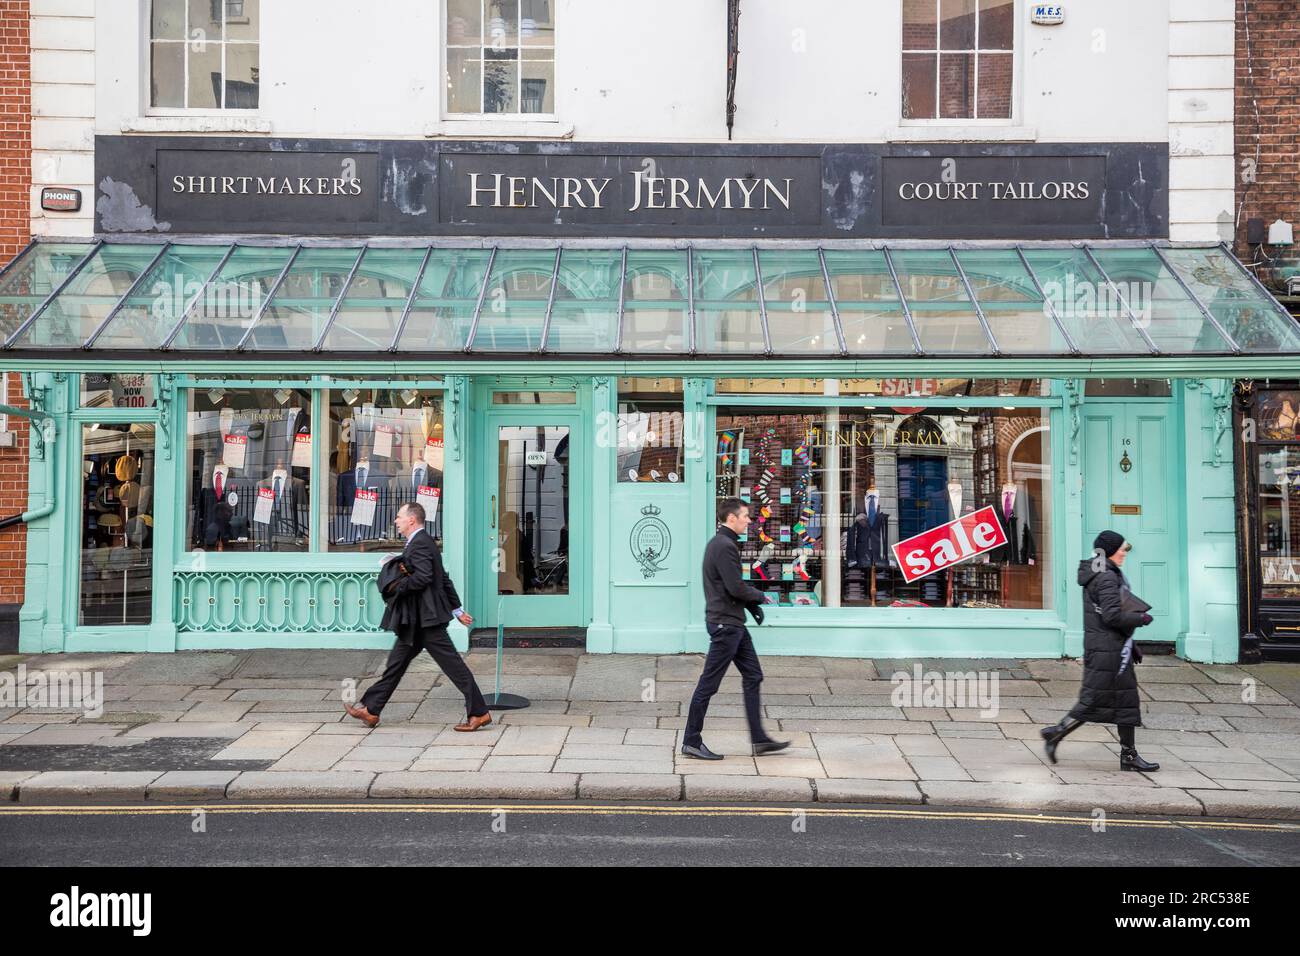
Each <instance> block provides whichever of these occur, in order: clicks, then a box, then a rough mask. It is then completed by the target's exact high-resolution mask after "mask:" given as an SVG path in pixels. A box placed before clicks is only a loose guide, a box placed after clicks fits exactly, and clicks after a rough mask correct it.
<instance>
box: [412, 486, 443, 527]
mask: <svg viewBox="0 0 1300 956" xmlns="http://www.w3.org/2000/svg"><path fill="white" fill-rule="evenodd" d="M441 500H442V489H440V488H430V487H429V486H428V485H421V486H420V488H419V490H418V491H417V492H416V493H415V503H416V504H417V505H419V506H420V507H421V508H423V509H424V520H425V521H426V522H428V523H429V524H432V523H433V519H434V518H436V517H437V516H438V502H439V501H441Z"/></svg>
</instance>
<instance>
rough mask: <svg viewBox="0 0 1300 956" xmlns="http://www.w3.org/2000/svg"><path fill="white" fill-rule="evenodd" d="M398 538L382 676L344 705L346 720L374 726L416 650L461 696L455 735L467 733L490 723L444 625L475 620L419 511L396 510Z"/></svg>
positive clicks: (417, 507) (405, 507)
mask: <svg viewBox="0 0 1300 956" xmlns="http://www.w3.org/2000/svg"><path fill="white" fill-rule="evenodd" d="M393 523H394V524H395V525H397V530H398V533H399V534H401V535H402V536H403V537H404V538H406V548H405V550H404V551H403V552H402V556H401V558H400V559H397V558H394V559H393V560H400V561H401V562H402V565H403V566H404V568H405V573H404V574H402V575H400V576H399V577H398V579H397V581H396V582H395V583H394V584H393V585H392V589H393V590H392V592H391V593H392V596H393V597H392V600H391V601H390V602H389V604H388V609H387V610H386V611H384V619H383V626H384V628H385V629H387V630H391V631H393V632H395V633H396V634H397V641H396V643H394V644H393V649H392V651H391V652H389V655H388V664H387V666H386V667H385V668H384V674H383V676H382V677H380V678H379V680H377V681H375V683H374V685H373V686H371V688H370V689H369V690H367V691H366V692H365V694H363V695H362V697H361V704H360V706H353V705H351V704H346V705H345V707H346V708H347V712H348V715H349V716H351V717H355V718H356V719H357V720H360V721H362V722H363V723H365V724H366V726H368V727H374V726H375V725H376V724H378V723H379V715H380V712H381V711H383V709H384V704H386V703H387V702H388V698H389V697H390V696H391V695H392V693H393V691H394V690H396V689H397V685H398V683H399V682H400V681H401V679H402V675H403V674H405V673H406V668H407V667H409V666H410V664H411V661H413V660H415V658H416V656H417V655H418V654H419V653H420V651H421V650H427V651H428V652H429V655H430V656H431V657H432V658H433V659H434V661H436V662H437V664H438V666H439V667H440V668H442V672H443V673H444V674H446V675H447V676H448V677H450V678H451V680H452V683H454V684H455V685H456V687H457V689H459V690H460V692H461V693H462V694H464V695H465V720H464V721H463V722H462V723H459V724H457V725H456V726H455V728H454V729H455V730H459V731H461V732H469V731H474V730H478V729H479V728H480V727H486V726H487V725H488V724H490V723H492V715H491V714H490V713H488V708H487V703H486V702H485V701H484V700H483V695H482V693H480V692H479V689H478V683H477V682H476V681H475V680H474V675H473V674H472V673H470V669H469V668H468V667H466V666H465V662H464V661H463V660H462V659H461V656H460V655H459V654H458V653H456V648H455V647H454V646H453V645H452V643H451V638H450V637H448V636H447V624H448V622H449V621H450V620H451V619H452V617H455V618H456V619H457V620H458V621H460V623H462V624H464V625H465V626H466V627H469V626H470V625H471V624H473V623H474V619H473V618H472V617H470V616H469V615H468V614H466V613H465V609H464V608H463V607H462V606H461V603H460V598H459V597H458V596H457V594H456V588H455V586H454V585H453V584H452V583H451V578H450V577H449V576H448V575H447V572H446V570H445V569H444V568H443V566H442V555H440V554H439V553H438V546H437V545H436V544H435V543H434V541H433V538H431V537H430V536H429V532H428V531H427V530H426V529H425V527H424V508H423V506H421V505H419V504H417V503H415V502H409V501H408V502H407V503H406V504H404V505H402V506H401V507H400V508H398V509H397V518H396V520H395V521H394V522H393Z"/></svg>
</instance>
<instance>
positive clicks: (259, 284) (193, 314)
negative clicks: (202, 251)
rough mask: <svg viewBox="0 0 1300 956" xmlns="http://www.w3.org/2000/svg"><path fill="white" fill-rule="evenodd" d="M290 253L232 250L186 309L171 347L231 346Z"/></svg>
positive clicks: (240, 336) (226, 347)
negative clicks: (202, 290) (183, 320)
mask: <svg viewBox="0 0 1300 956" xmlns="http://www.w3.org/2000/svg"><path fill="white" fill-rule="evenodd" d="M291 255H293V250H292V249H287V248H253V247H249V246H245V247H241V248H239V249H236V250H235V251H234V252H233V253H231V255H230V258H229V259H228V260H226V264H225V265H224V266H222V268H221V272H220V274H219V275H217V276H216V277H215V278H214V279H213V280H212V282H211V284H209V285H208V287H207V288H206V289H205V290H204V292H203V296H202V298H201V299H199V300H198V301H196V302H195V303H194V306H193V307H192V308H191V309H190V312H189V315H188V317H187V318H186V319H185V324H184V325H183V326H181V330H180V332H179V334H178V335H177V336H176V340H175V342H173V343H172V344H173V347H174V348H178V349H233V348H235V346H237V345H238V344H239V340H240V339H241V338H243V336H244V333H245V332H246V331H247V330H248V327H249V324H250V323H251V322H252V319H253V317H254V316H255V315H257V311H258V309H259V308H261V305H262V301H263V299H265V298H266V294H267V293H268V292H269V291H270V289H271V286H272V285H274V284H275V280H276V278H277V277H278V276H279V274H280V270H281V269H283V268H284V264H285V263H286V262H288V261H289V256H291Z"/></svg>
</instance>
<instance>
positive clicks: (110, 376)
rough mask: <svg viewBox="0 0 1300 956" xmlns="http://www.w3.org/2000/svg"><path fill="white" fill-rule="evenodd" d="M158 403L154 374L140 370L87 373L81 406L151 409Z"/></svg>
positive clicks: (82, 380) (83, 376) (84, 375)
mask: <svg viewBox="0 0 1300 956" xmlns="http://www.w3.org/2000/svg"><path fill="white" fill-rule="evenodd" d="M157 404H158V396H157V394H156V393H155V392H154V377H153V376H152V375H148V374H145V373H143V372H107V373H101V372H86V373H84V374H83V375H82V376H81V407H82V408H152V407H153V406H154V405H157Z"/></svg>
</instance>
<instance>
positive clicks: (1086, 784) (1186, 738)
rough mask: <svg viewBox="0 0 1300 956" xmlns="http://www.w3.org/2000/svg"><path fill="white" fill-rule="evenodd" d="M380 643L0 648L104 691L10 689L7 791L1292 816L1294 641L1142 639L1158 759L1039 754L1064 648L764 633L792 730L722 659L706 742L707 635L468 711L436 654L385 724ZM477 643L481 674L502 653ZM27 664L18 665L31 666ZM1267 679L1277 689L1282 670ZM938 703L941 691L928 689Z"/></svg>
mask: <svg viewBox="0 0 1300 956" xmlns="http://www.w3.org/2000/svg"><path fill="white" fill-rule="evenodd" d="M385 656H386V655H385V652H382V651H318V650H306V651H281V650H275V651H272V650H258V651H236V652H227V651H213V652H184V653H178V654H158V655H145V654H78V655H56V656H51V655H46V656H28V657H5V658H0V671H4V670H7V671H9V672H10V673H13V672H14V671H15V669H16V667H17V666H18V665H19V664H23V665H25V667H26V668H27V671H28V672H29V673H30V672H33V671H36V670H41V671H64V672H70V671H90V672H94V671H100V672H102V674H103V682H104V704H103V711H104V712H103V714H102V715H101V716H99V717H97V718H90V717H87V716H86V715H85V714H84V713H83V712H82V711H81V710H79V709H67V710H61V711H60V710H56V709H52V708H49V707H27V708H21V709H14V708H10V709H0V799H4V798H7V799H10V800H18V801H21V802H23V803H67V802H76V801H89V800H96V801H102V800H127V801H138V800H158V801H173V802H175V801H194V802H210V801H216V800H291V799H343V800H350V799H354V798H406V799H410V798H448V797H451V798H479V799H491V800H541V799H546V800H564V799H593V800H595V799H601V800H608V799H628V800H693V801H728V802H730V801H760V802H779V803H787V802H809V801H823V802H850V803H887V804H922V803H924V804H933V805H948V806H971V807H1014V808H1027V809H1035V810H1082V811H1092V810H1095V809H1096V808H1101V809H1103V810H1105V811H1106V812H1107V813H1108V814H1112V815H1113V814H1129V813H1158V814H1186V815H1210V816H1242V817H1260V818H1271V819H1300V707H1298V706H1297V698H1300V664H1263V665H1257V666H1237V665H1233V666H1226V665H1200V664H1190V663H1187V662H1185V661H1181V660H1178V659H1177V658H1174V657H1156V656H1154V655H1148V657H1147V659H1146V661H1145V662H1144V663H1143V664H1142V665H1141V668H1140V670H1139V676H1140V682H1141V685H1142V696H1143V699H1144V705H1143V720H1144V723H1145V725H1146V726H1145V727H1144V728H1143V729H1141V730H1139V731H1138V745H1139V749H1140V751H1141V753H1142V754H1143V756H1145V757H1147V758H1148V759H1151V760H1156V761H1158V762H1159V763H1160V764H1161V767H1162V769H1161V770H1160V771H1159V772H1158V773H1153V774H1149V775H1148V774H1141V773H1122V772H1120V770H1119V760H1118V752H1119V745H1118V742H1117V739H1116V736H1115V733H1114V728H1112V727H1108V726H1100V725H1089V726H1085V727H1084V728H1082V729H1080V730H1078V731H1076V732H1075V733H1074V734H1073V735H1072V736H1071V737H1070V738H1069V739H1068V740H1066V741H1065V743H1063V744H1062V746H1061V750H1060V754H1059V756H1060V758H1061V762H1060V763H1059V764H1056V765H1055V766H1052V765H1049V764H1048V763H1047V762H1046V758H1045V756H1044V754H1043V750H1042V745H1041V740H1040V738H1039V736H1038V730H1039V727H1041V726H1044V725H1046V724H1048V723H1053V722H1055V721H1056V720H1058V719H1059V718H1060V717H1061V716H1062V715H1063V714H1064V713H1065V711H1066V710H1067V709H1068V708H1069V706H1070V705H1071V704H1072V703H1073V701H1074V697H1075V692H1076V690H1077V688H1078V684H1079V677H1080V673H1081V667H1080V664H1079V663H1078V662H1076V661H1059V660H1053V661H1032V660H1031V661H1015V660H982V661H972V660H923V661H914V660H899V661H884V660H877V661H868V660H857V659H846V658H809V657H801V658H789V657H768V658H765V659H764V661H763V667H764V671H765V673H766V675H767V676H766V680H765V681H764V684H763V702H764V708H765V711H766V719H767V723H768V728H769V731H770V732H772V733H773V734H774V735H775V736H778V737H781V738H785V739H789V740H791V741H792V746H791V748H790V749H789V750H787V751H785V752H782V753H779V754H774V755H771V756H767V757H761V758H754V757H752V756H750V755H749V753H750V750H749V745H748V735H747V733H746V731H745V722H744V718H743V709H742V706H741V698H740V679H739V677H738V675H736V674H735V673H734V672H733V673H732V674H730V675H729V676H728V677H727V678H726V680H725V681H724V682H723V685H722V691H721V692H720V693H719V695H718V696H717V697H716V698H714V703H713V706H712V708H711V709H710V712H709V720H708V723H707V724H706V726H705V742H706V743H708V745H709V746H710V747H711V748H712V749H714V750H715V751H718V752H719V753H723V754H726V755H727V757H726V759H725V760H723V761H720V762H705V761H697V760H691V759H688V758H683V757H682V756H680V754H678V752H677V751H678V747H679V744H680V737H681V730H682V726H683V724H684V723H685V712H686V707H687V703H688V701H689V699H690V695H691V692H692V690H693V689H694V682H695V680H696V678H697V677H698V676H699V673H700V669H701V664H702V657H701V656H700V655H678V656H668V657H653V656H642V655H636V656H632V655H585V654H580V653H578V652H576V651H560V650H529V651H514V652H507V654H506V659H505V665H504V671H505V675H506V676H505V678H504V680H503V685H502V690H503V691H507V692H511V693H518V694H523V695H525V696H527V697H529V698H530V699H531V700H532V706H531V707H529V708H528V709H526V710H520V711H509V712H500V713H498V714H497V715H496V722H495V723H494V724H493V725H492V726H491V727H488V728H486V729H484V730H481V731H478V732H476V733H473V734H459V733H455V732H453V731H452V729H451V726H452V724H453V723H455V722H456V721H457V720H458V719H460V717H461V716H462V714H463V710H462V706H463V705H462V702H461V700H460V697H459V695H458V694H457V692H456V690H455V688H454V687H452V686H450V685H449V682H448V681H447V680H446V678H445V677H444V676H443V675H442V673H441V672H440V671H438V670H437V669H436V667H435V666H434V665H433V663H432V662H431V661H430V660H429V659H428V658H427V657H422V658H420V659H419V660H418V661H417V662H416V663H415V664H413V665H412V667H411V669H410V670H409V671H408V672H407V676H406V678H405V680H403V682H402V684H401V686H400V688H399V689H398V691H397V692H396V694H395V695H394V697H393V700H392V701H391V702H390V704H389V705H388V708H387V709H386V710H385V711H384V714H383V722H382V724H381V725H380V726H379V727H377V728H375V729H373V730H369V729H367V728H366V727H364V726H363V725H361V724H360V723H358V722H357V721H354V720H352V719H350V718H347V717H346V716H345V715H344V713H343V711H342V705H341V703H340V696H341V691H342V688H343V687H344V682H345V681H347V680H348V679H354V680H356V681H357V685H356V690H357V693H358V695H359V694H360V692H361V691H362V690H364V688H365V687H366V686H368V684H369V683H370V682H371V681H373V680H374V679H375V677H377V676H378V674H379V672H380V670H381V669H382V666H383V662H384V658H385ZM467 660H468V662H469V664H470V666H471V668H472V669H473V670H474V672H475V673H476V674H477V675H478V676H479V680H480V684H481V685H482V687H483V689H484V691H485V692H491V690H492V689H493V683H492V678H493V667H494V663H495V657H494V654H493V653H492V652H491V651H481V650H475V651H474V652H472V653H471V654H470V655H469V656H468V657H467ZM917 664H920V665H921V667H922V669H923V671H924V672H939V673H944V672H948V673H966V672H972V671H974V672H977V673H980V674H985V675H991V674H993V673H996V674H997V675H998V685H997V686H998V710H997V713H996V714H995V715H994V716H981V713H980V711H979V710H978V709H977V708H974V707H957V706H956V703H957V700H956V699H955V698H953V697H949V698H947V699H935V700H932V701H931V700H926V701H924V703H927V704H933V706H918V707H906V706H905V707H895V706H894V705H893V703H892V702H891V694H892V693H893V691H894V690H895V685H894V684H893V683H891V681H890V677H891V675H893V674H894V673H896V672H899V671H906V672H908V673H909V674H910V673H912V671H913V668H914V667H915V665H917ZM29 679H30V678H29ZM1274 688H1277V689H1274ZM940 703H942V704H943V706H939V704H940Z"/></svg>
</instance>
